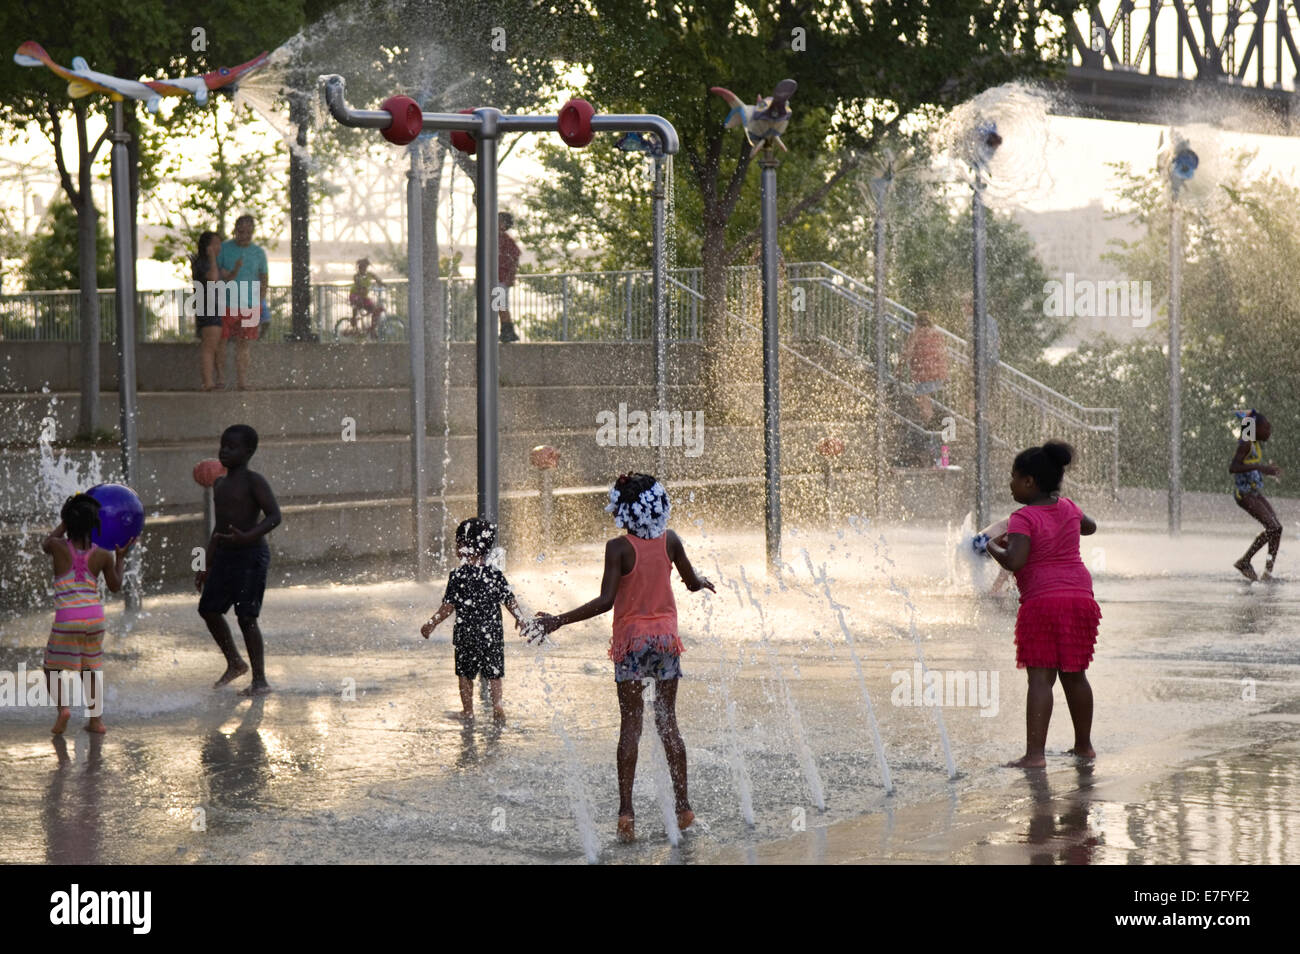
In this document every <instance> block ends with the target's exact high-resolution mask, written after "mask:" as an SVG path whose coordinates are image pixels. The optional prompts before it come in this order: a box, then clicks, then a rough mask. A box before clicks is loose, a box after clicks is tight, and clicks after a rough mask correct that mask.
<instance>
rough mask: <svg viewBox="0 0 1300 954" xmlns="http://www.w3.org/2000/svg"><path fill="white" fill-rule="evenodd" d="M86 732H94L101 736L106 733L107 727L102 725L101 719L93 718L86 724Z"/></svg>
mask: <svg viewBox="0 0 1300 954" xmlns="http://www.w3.org/2000/svg"><path fill="white" fill-rule="evenodd" d="M86 731H87V732H94V733H95V734H96V735H103V734H104V733H105V732H107V731H108V727H107V726H106V725H104V720H103V719H101V718H100V717H99V716H96V717H95V718H93V719H91V720H90V721H89V722H87V723H86Z"/></svg>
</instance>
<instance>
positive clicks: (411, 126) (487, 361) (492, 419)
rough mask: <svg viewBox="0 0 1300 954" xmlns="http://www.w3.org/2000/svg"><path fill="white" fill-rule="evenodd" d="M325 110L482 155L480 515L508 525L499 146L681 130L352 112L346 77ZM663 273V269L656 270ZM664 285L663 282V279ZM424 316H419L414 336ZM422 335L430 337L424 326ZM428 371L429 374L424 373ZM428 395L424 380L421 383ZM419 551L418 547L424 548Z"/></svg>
mask: <svg viewBox="0 0 1300 954" xmlns="http://www.w3.org/2000/svg"><path fill="white" fill-rule="evenodd" d="M324 97H325V103H326V105H327V106H328V107H329V111H330V114H331V115H332V116H333V117H334V119H335V120H337V121H338V122H339V123H341V124H342V125H344V126H351V127H354V128H360V129H378V130H379V131H380V132H381V133H382V134H383V136H384V138H385V139H387V140H388V141H389V142H391V143H394V144H396V145H406V144H408V143H410V142H411V141H412V140H414V139H415V138H416V137H417V136H419V135H420V133H422V132H434V131H437V130H442V129H445V130H448V131H449V132H450V133H451V141H452V145H454V146H455V147H456V148H458V149H460V150H462V151H464V152H477V154H478V164H477V169H476V179H477V181H476V183H475V187H476V192H477V194H478V245H477V250H476V254H475V262H474V267H475V280H476V281H475V296H474V297H475V313H476V316H477V361H476V371H477V382H478V383H477V389H478V395H477V397H478V420H477V438H478V515H479V517H481V518H482V519H484V520H490V521H491V522H493V523H497V522H499V519H500V501H499V483H500V480H499V471H498V457H499V448H500V434H499V414H498V411H497V398H498V388H499V384H498V380H497V379H498V371H497V364H498V340H497V330H496V311H495V310H494V308H493V298H494V296H495V294H496V289H497V143H498V140H499V139H500V137H501V136H502V135H503V134H505V133H509V132H558V133H559V134H560V138H561V139H563V140H564V142H565V144H566V145H568V146H570V147H573V148H581V147H583V146H585V145H587V144H588V143H589V142H591V139H592V136H593V135H594V134H595V133H597V132H627V131H636V132H651V133H654V134H655V135H657V136H658V137H659V140H660V142H661V143H662V144H663V151H664V153H665V154H667V155H674V154H675V153H676V152H677V149H678V140H677V130H675V129H674V128H673V125H672V123H670V122H668V120H666V119H664V118H663V117H662V116H655V115H650V114H634V115H617V114H611V115H608V116H598V115H596V112H595V110H594V109H593V108H592V106H591V104H590V103H588V102H587V101H586V100H582V99H571V100H569V101H568V102H567V103H565V104H564V106H563V107H561V109H560V111H559V113H558V114H557V115H555V116H511V115H506V114H503V113H502V112H501V111H500V110H499V109H494V108H492V107H490V106H481V107H479V108H477V109H472V110H467V111H465V112H460V113H426V112H423V111H422V110H421V109H420V106H419V104H418V103H416V102H415V100H413V99H411V98H410V97H409V96H390V97H389V98H388V99H386V100H385V101H384V102H383V103H382V104H381V106H380V108H379V109H352V108H350V107H349V106H348V105H347V102H346V100H345V98H344V84H343V77H341V76H337V75H335V76H327V77H324ZM655 264H656V266H658V264H659V263H658V262H656V263H655ZM658 281H659V282H660V283H662V281H663V279H662V278H660V279H658ZM415 321H416V316H415V315H412V329H411V337H412V339H414V338H415V337H416V334H417V329H416V328H415V327H414V323H415ZM420 324H421V327H420V329H419V334H420V335H423V320H422V319H420ZM421 371H423V369H421ZM419 382H420V383H419V385H418V386H419V387H420V388H423V383H422V382H423V373H421V375H420V376H419ZM417 546H418V541H417Z"/></svg>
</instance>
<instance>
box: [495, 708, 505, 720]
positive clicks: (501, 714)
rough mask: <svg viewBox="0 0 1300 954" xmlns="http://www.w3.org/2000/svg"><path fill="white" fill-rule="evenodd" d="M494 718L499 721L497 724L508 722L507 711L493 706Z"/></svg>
mask: <svg viewBox="0 0 1300 954" xmlns="http://www.w3.org/2000/svg"><path fill="white" fill-rule="evenodd" d="M492 718H493V719H494V720H495V721H497V722H505V721H506V710H505V709H503V708H502V707H501V706H493V707H492Z"/></svg>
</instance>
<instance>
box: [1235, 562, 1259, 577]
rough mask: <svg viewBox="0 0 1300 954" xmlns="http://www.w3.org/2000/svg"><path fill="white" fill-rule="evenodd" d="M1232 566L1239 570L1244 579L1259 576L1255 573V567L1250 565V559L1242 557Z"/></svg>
mask: <svg viewBox="0 0 1300 954" xmlns="http://www.w3.org/2000/svg"><path fill="white" fill-rule="evenodd" d="M1233 566H1235V567H1236V568H1237V569H1238V570H1240V571H1241V575H1242V576H1244V577H1245V578H1246V579H1248V580H1258V579H1259V577H1258V576H1256V575H1255V568H1254V567H1253V566H1251V565H1250V561H1249V560H1247V559H1246V558H1245V557H1242V558H1241V559H1240V560H1238V561H1237V562H1236V563H1234V564H1233Z"/></svg>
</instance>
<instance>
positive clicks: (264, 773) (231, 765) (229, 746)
mask: <svg viewBox="0 0 1300 954" xmlns="http://www.w3.org/2000/svg"><path fill="white" fill-rule="evenodd" d="M265 707H266V698H265V697H263V696H258V697H255V698H254V699H252V701H251V702H250V703H249V706H248V709H247V711H245V713H244V716H243V718H242V719H241V720H240V723H239V725H238V726H236V727H235V729H234V731H232V732H229V733H227V732H224V731H222V726H220V725H219V726H217V727H215V728H214V729H213V730H212V731H210V732H209V733H208V736H207V739H206V740H205V741H204V743H203V748H202V750H201V751H200V752H199V765H200V766H201V768H202V770H203V775H204V777H205V778H206V779H207V788H208V800H209V804H211V805H212V806H213V807H222V808H229V809H233V810H235V811H241V810H243V811H255V810H257V808H259V807H260V803H261V802H262V799H263V797H264V796H265V794H266V787H267V784H268V782H269V781H270V777H271V765H270V759H269V757H268V754H267V749H266V744H265V743H264V742H263V741H262V734H261V732H260V727H261V724H262V716H263V713H264V710H265ZM223 725H224V722H223ZM219 820H220V819H213V818H209V824H211V823H212V822H213V821H219Z"/></svg>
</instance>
